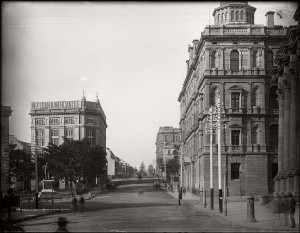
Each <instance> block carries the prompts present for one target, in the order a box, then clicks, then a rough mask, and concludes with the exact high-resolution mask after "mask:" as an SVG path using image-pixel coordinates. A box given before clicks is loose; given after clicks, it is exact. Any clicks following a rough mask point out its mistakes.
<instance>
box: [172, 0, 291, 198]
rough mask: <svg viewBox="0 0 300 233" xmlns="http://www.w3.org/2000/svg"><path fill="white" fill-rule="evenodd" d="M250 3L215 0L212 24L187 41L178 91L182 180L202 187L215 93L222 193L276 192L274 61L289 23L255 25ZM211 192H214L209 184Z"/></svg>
mask: <svg viewBox="0 0 300 233" xmlns="http://www.w3.org/2000/svg"><path fill="white" fill-rule="evenodd" d="M255 11H256V8H254V7H252V6H250V5H248V2H247V1H241V2H236V1H234V2H230V1H228V2H226V1H224V2H221V3H220V7H218V8H216V9H214V11H213V17H214V24H213V25H208V26H206V27H205V28H204V31H203V32H202V33H201V38H200V39H199V40H193V45H192V46H190V45H189V46H188V52H189V60H187V61H186V64H187V74H186V78H185V81H184V83H183V87H182V90H181V92H180V94H179V97H178V101H179V102H180V123H179V124H180V129H181V130H182V150H183V156H184V161H185V162H184V171H183V176H184V177H183V188H185V189H186V190H187V191H189V192H193V193H195V194H198V195H200V193H203V191H206V192H207V193H209V190H210V135H208V134H206V132H205V124H206V122H207V121H208V111H209V108H210V106H215V105H216V102H217V100H218V98H220V102H221V108H222V109H223V110H224V113H225V114H224V117H223V118H222V120H223V121H222V127H221V174H222V180H221V185H222V186H221V187H222V188H223V187H224V176H225V171H227V176H226V177H225V179H226V180H227V184H228V190H227V195H229V196H234V195H248V194H249V193H250V192H251V193H253V194H255V195H260V194H268V193H273V192H274V177H275V176H276V174H277V171H278V162H277V150H278V102H277V100H276V97H277V96H276V89H277V87H276V85H271V80H272V76H271V74H272V69H273V66H274V65H275V63H274V60H275V56H276V54H277V52H278V49H279V46H280V43H281V42H282V40H283V38H284V35H285V33H286V30H287V28H285V27H283V26H275V25H274V12H266V15H265V16H266V26H264V25H256V24H254V22H255ZM217 154H218V153H217V136H216V135H215V134H214V135H213V188H214V190H218V187H219V182H218V155H217ZM214 195H215V196H217V195H218V192H217V191H215V192H214Z"/></svg>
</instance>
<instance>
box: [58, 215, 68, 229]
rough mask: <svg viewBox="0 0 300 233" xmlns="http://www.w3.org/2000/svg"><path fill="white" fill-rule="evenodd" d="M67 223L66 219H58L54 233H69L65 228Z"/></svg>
mask: <svg viewBox="0 0 300 233" xmlns="http://www.w3.org/2000/svg"><path fill="white" fill-rule="evenodd" d="M68 222H69V221H67V218H66V217H59V218H58V221H57V224H58V228H57V230H56V232H69V231H68V229H67V228H66V227H67V224H68Z"/></svg>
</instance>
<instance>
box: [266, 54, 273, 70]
mask: <svg viewBox="0 0 300 233" xmlns="http://www.w3.org/2000/svg"><path fill="white" fill-rule="evenodd" d="M272 68H273V52H272V51H269V52H268V53H267V69H272Z"/></svg>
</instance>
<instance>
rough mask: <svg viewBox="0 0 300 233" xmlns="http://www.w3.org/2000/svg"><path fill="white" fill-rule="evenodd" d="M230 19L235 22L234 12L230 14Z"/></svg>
mask: <svg viewBox="0 0 300 233" xmlns="http://www.w3.org/2000/svg"><path fill="white" fill-rule="evenodd" d="M230 18H231V19H230V20H231V21H233V20H234V12H233V11H231V13H230Z"/></svg>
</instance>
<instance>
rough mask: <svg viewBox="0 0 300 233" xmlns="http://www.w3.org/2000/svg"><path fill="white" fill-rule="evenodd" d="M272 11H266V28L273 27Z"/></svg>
mask: <svg viewBox="0 0 300 233" xmlns="http://www.w3.org/2000/svg"><path fill="white" fill-rule="evenodd" d="M274 13H275V12H274V11H268V12H267V13H266V15H265V16H266V20H267V22H266V26H267V27H268V28H273V27H274Z"/></svg>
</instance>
